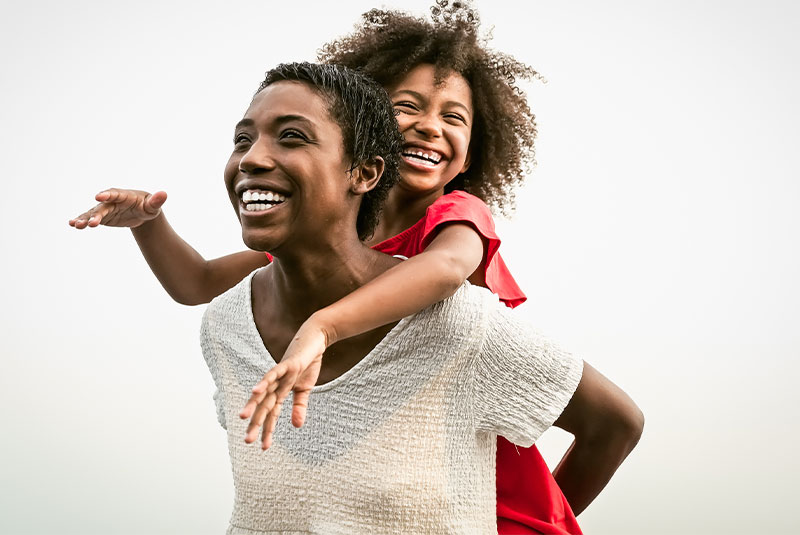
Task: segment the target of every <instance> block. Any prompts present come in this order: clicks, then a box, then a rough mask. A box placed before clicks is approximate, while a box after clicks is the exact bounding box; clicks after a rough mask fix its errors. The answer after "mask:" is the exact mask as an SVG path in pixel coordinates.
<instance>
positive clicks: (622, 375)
mask: <svg viewBox="0 0 800 535" xmlns="http://www.w3.org/2000/svg"><path fill="white" fill-rule="evenodd" d="M232 4H233V5H228V4H223V3H222V2H220V3H210V2H172V3H167V5H161V3H160V2H159V3H157V2H126V3H122V2H116V3H111V2H99V1H95V2H88V1H83V2H69V3H62V2H24V3H23V2H15V3H11V2H7V3H4V4H3V7H2V10H1V14H0V59H1V60H2V69H0V88H1V90H2V93H1V94H2V100H0V110H2V111H1V112H0V113H1V115H0V150H2V158H0V176H2V178H3V183H4V184H5V185H4V194H3V195H2V197H1V198H0V203H2V205H1V206H2V210H0V214H2V216H1V217H2V223H3V231H2V235H1V236H0V248H1V249H2V251H4V254H3V257H4V258H3V261H2V264H0V266H2V267H0V269H2V275H3V276H2V279H0V280H1V282H0V284H2V296H3V300H4V302H5V303H4V304H5V306H3V307H2V312H0V314H2V318H1V319H2V321H0V339H2V342H0V351H2V375H1V376H0V407H2V409H1V412H0V415H1V416H0V418H2V420H0V425H2V433H3V440H2V441H0V459H2V461H0V481H2V488H0V532H2V533H179V532H184V533H221V532H223V531H224V529H225V527H226V526H227V522H228V518H229V515H230V510H231V505H232V502H233V491H232V483H231V476H230V468H229V463H228V455H227V445H226V438H225V434H224V432H223V431H222V430H221V428H219V426H218V425H217V423H216V418H215V416H214V414H215V413H214V408H213V402H212V399H211V394H212V391H213V386H212V381H211V377H210V374H209V373H208V371H207V369H206V366H205V363H204V361H203V358H202V355H201V353H200V348H199V344H198V327H199V321H200V316H201V314H202V310H203V309H202V307H197V308H186V307H182V306H180V305H177V304H174V303H173V302H172V301H171V300H170V298H169V297H168V296H167V295H166V294H165V293H164V292H163V290H162V289H161V287H160V286H159V285H158V283H157V281H156V280H155V278H154V277H153V276H152V275H151V274H150V272H149V270H148V268H147V266H146V264H145V263H144V261H143V260H142V258H141V256H140V254H139V252H138V249H137V248H136V245H135V243H134V241H133V239H132V238H131V236H130V233H129V232H128V231H127V230H124V229H107V228H101V229H99V230H94V231H83V232H76V231H74V230H73V229H71V228H69V227H68V226H67V220H68V219H69V218H70V217H72V216H74V215H76V214H78V213H80V212H81V211H83V210H84V209H86V208H88V207H89V206H91V205H92V204H93V200H92V199H93V196H94V194H95V193H96V192H98V191H100V190H101V189H103V188H105V187H109V186H124V187H136V188H140V189H146V190H150V191H155V190H157V189H164V190H166V191H167V192H168V193H169V194H170V198H169V200H168V202H167V204H166V207H165V211H166V213H167V215H168V216H169V219H170V221H171V222H172V223H173V225H174V226H175V227H176V229H177V230H178V231H179V232H180V233H181V234H182V235H183V236H184V237H185V238H186V239H187V240H188V241H189V242H190V243H192V244H193V245H195V246H196V247H197V248H198V250H200V251H201V252H202V253H203V254H204V255H206V256H207V257H213V256H217V255H222V254H226V253H229V252H233V251H236V250H239V249H241V248H242V247H243V245H242V242H241V238H240V234H239V227H238V224H237V222H236V219H235V218H234V216H233V212H232V210H231V208H230V206H229V203H228V200H227V198H226V195H225V192H224V187H223V183H222V169H223V165H224V163H225V161H226V160H227V157H228V155H229V152H230V149H231V136H232V132H233V126H234V124H235V123H236V122H237V121H238V119H239V118H240V117H241V114H242V113H243V112H244V110H245V108H246V107H247V104H248V103H249V99H250V97H251V95H252V93H253V91H254V90H255V88H256V87H257V86H258V84H259V82H260V81H261V79H262V78H263V73H264V71H266V70H267V69H268V68H270V67H272V66H274V65H275V64H276V63H278V62H280V61H292V60H303V59H309V60H310V59H313V58H314V54H315V50H316V49H317V48H318V47H319V46H321V45H322V44H323V43H325V42H326V41H328V40H330V39H331V38H333V37H335V36H338V35H342V34H344V33H346V32H348V31H349V30H350V29H351V27H352V25H353V24H354V23H355V22H356V21H357V20H358V17H359V15H360V14H361V13H362V12H364V11H366V10H367V9H369V8H370V7H374V6H375V5H376V4H374V3H373V2H372V1H368V0H352V1H349V2H344V3H340V4H337V5H334V3H332V2H331V3H327V2H326V3H323V2H318V3H314V2H284V3H282V4H280V5H278V4H277V3H275V2H267V1H262V2H255V1H251V2H236V3H232ZM428 5H429V4H428V2H426V1H420V0H415V1H413V2H403V3H402V4H400V3H397V4H395V6H397V7H408V8H411V9H413V10H415V11H416V12H417V13H424V12H425V10H426V8H427V6H428ZM523 6H524V7H523ZM478 7H479V9H480V11H481V14H482V16H483V20H484V25H485V27H486V28H488V27H490V26H492V25H493V26H494V41H493V43H494V46H495V47H496V48H498V49H500V50H503V51H506V52H510V53H513V54H514V55H516V56H517V57H518V58H519V59H521V60H523V61H525V62H527V63H529V64H531V65H532V66H534V67H535V68H536V69H538V70H539V71H540V72H542V73H543V74H544V75H545V76H546V78H547V79H548V82H549V83H548V84H547V85H541V84H530V85H529V86H526V87H529V88H530V101H531V106H532V108H533V109H534V110H535V112H536V114H537V117H538V121H539V132H540V135H539V142H538V161H539V166H538V168H537V169H536V170H535V172H534V173H533V175H532V176H531V177H530V179H529V181H528V184H527V186H526V188H525V189H524V190H523V191H522V192H520V195H519V210H518V212H517V215H516V216H515V218H514V219H513V220H512V221H511V222H507V223H506V222H501V223H500V224H499V225H500V230H501V236H502V237H503V238H504V245H503V248H502V252H503V254H504V256H505V258H506V260H507V262H508V264H509V265H510V267H511V269H512V271H513V273H514V274H515V275H516V276H517V278H518V280H519V282H520V284H521V286H522V287H523V289H525V290H526V292H527V293H528V296H529V302H528V303H527V304H526V305H525V306H524V307H523V308H522V309H521V310H522V311H523V312H524V313H525V314H526V315H527V316H528V317H529V318H530V319H531V320H532V321H533V322H534V323H535V324H536V325H537V326H538V327H539V328H541V329H542V330H543V331H545V332H546V333H548V334H549V335H551V336H552V337H553V338H555V339H557V340H559V341H560V342H561V343H562V344H563V345H565V346H567V347H568V348H570V349H572V350H573V351H574V352H576V353H578V354H580V355H582V356H583V357H584V358H586V360H588V361H589V362H591V363H592V364H593V365H594V366H595V367H597V368H599V369H600V370H601V371H603V372H604V373H605V374H606V375H607V376H609V377H610V378H611V379H612V380H614V381H615V382H617V383H618V384H619V385H621V386H622V387H623V388H624V389H625V390H626V391H627V392H628V393H629V394H630V395H631V396H632V397H633V398H634V399H635V400H636V402H637V403H638V404H639V405H640V407H641V408H642V409H643V410H644V412H645V414H646V417H647V425H646V429H645V433H644V436H643V438H642V441H641V443H640V445H639V447H638V448H637V449H636V450H635V451H634V453H633V454H632V455H631V457H630V458H629V460H628V461H627V462H626V464H625V465H624V466H623V467H622V468H621V469H620V471H619V472H618V474H617V476H616V477H615V479H614V480H612V482H611V484H610V485H609V487H608V488H607V490H606V491H605V492H604V493H603V494H602V495H601V496H600V497H599V498H598V499H597V501H596V502H595V503H594V504H593V505H592V506H591V507H590V508H589V509H588V510H587V511H586V513H585V514H583V515H581V518H580V520H581V523H582V525H583V527H584V530H585V531H586V532H587V533H593V534H626V533H629V534H647V533H652V534H666V533H704V534H705V533H709V534H710V533H720V534H721V533H726V534H729V533H798V532H800V522H799V521H798V519H797V515H796V513H795V512H794V511H795V506H796V496H797V490H796V483H795V482H796V480H797V478H798V476H799V475H800V470H798V457H797V454H796V451H797V450H798V448H799V447H800V437H799V436H798V426H797V420H798V414H797V409H796V408H795V407H796V406H797V405H798V403H800V395H798V389H797V388H796V377H797V374H798V371H799V370H798V368H799V366H798V356H800V355H799V353H800V351H799V350H798V348H799V347H800V344H799V343H798V342H799V340H798V338H800V335H799V334H798V324H799V323H800V322H799V321H798V320H800V304H799V303H800V283H798V276H797V274H798V272H800V255H798V237H797V234H798V232H797V231H798V228H800V216H798V213H797V210H796V205H797V203H798V200H800V195H799V194H800V186H798V180H797V179H798V175H799V174H800V173H798V170H799V168H800V166H799V165H798V163H797V158H796V153H797V150H796V148H795V147H797V146H798V145H800V134H798V127H797V124H798V119H800V113H798V111H799V110H798V107H799V106H800V105H799V104H798V98H797V95H798V94H800V79H799V77H798V69H797V65H798V64H799V61H800V57H799V56H800V38H798V36H797V31H796V29H797V20H798V17H799V16H800V7H798V5H797V4H795V3H792V2H788V1H787V2H755V1H751V2H721V1H717V2H704V3H702V4H700V3H697V2H687V1H678V2H676V1H670V2H666V1H662V2H652V1H641V2H632V1H631V2H620V1H612V2H602V3H598V2H569V3H568V2H541V1H534V2H525V3H522V2H507V1H493V2H491V3H489V2H481V3H479V4H478ZM312 417H313V415H312ZM568 442H569V437H568V435H566V434H565V433H563V432H561V431H550V432H548V433H547V434H546V435H545V437H544V438H543V439H542V441H541V442H540V447H541V449H542V450H543V452H544V454H545V457H546V458H547V460H548V462H550V463H555V462H556V461H557V459H558V457H559V455H560V454H561V452H562V451H563V449H564V447H565V446H566V444H568Z"/></svg>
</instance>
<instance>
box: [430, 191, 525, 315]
mask: <svg viewBox="0 0 800 535" xmlns="http://www.w3.org/2000/svg"><path fill="white" fill-rule="evenodd" d="M450 223H464V224H467V225H469V226H471V227H472V228H474V229H475V231H476V232H477V233H478V234H480V236H481V237H482V238H483V239H484V242H485V243H486V254H485V262H484V263H483V264H482V265H481V266H480V268H479V269H481V268H482V269H483V270H484V275H485V278H486V285H487V286H488V287H489V289H490V290H491V291H492V292H494V293H496V294H497V295H498V296H499V297H500V300H501V301H503V302H504V303H505V304H506V305H507V306H509V307H512V308H513V307H515V306H517V305H520V304H522V303H523V302H525V300H526V299H527V298H526V297H525V294H524V293H522V290H521V289H520V287H519V286H518V285H517V283H516V281H515V280H514V277H512V276H511V272H510V271H509V270H508V267H507V266H506V264H505V262H503V259H502V258H501V257H500V254H499V253H498V252H497V249H498V248H499V247H500V238H498V237H497V234H496V233H495V231H494V219H493V218H492V213H491V212H490V211H489V207H488V206H486V204H485V203H484V202H483V201H482V200H480V199H479V198H477V197H475V196H474V195H470V194H469V193H466V192H464V191H454V192H452V193H449V194H447V195H443V196H442V197H440V198H439V199H438V200H437V201H436V202H435V203H433V204H432V205H431V206H430V207H428V211H427V213H426V214H425V220H424V223H423V226H422V229H421V239H420V244H421V249H422V250H424V249H425V248H427V247H428V245H430V243H431V242H432V241H433V239H434V238H436V235H437V234H438V232H439V231H440V230H441V229H442V227H443V226H444V225H447V224H450Z"/></svg>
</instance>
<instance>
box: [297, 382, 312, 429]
mask: <svg viewBox="0 0 800 535" xmlns="http://www.w3.org/2000/svg"><path fill="white" fill-rule="evenodd" d="M310 394H311V391H309V390H295V392H294V400H293V402H292V425H293V426H295V427H303V424H304V423H305V422H306V411H307V410H308V396H309V395H310Z"/></svg>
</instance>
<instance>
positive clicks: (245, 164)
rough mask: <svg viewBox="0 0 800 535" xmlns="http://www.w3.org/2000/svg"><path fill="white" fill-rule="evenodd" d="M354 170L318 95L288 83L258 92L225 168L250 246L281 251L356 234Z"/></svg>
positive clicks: (326, 109) (232, 199) (307, 87)
mask: <svg viewBox="0 0 800 535" xmlns="http://www.w3.org/2000/svg"><path fill="white" fill-rule="evenodd" d="M349 163H350V162H349V159H348V158H347V157H346V154H345V151H344V141H343V138H342V131H341V128H340V127H339V125H338V124H337V123H336V122H334V121H333V119H332V118H331V116H330V113H329V112H328V107H327V104H326V102H325V101H324V100H323V98H322V97H321V96H320V95H319V93H317V92H316V91H315V90H313V89H312V88H310V87H309V86H307V85H306V84H304V83H300V82H289V81H284V82H276V83H274V84H272V85H269V86H267V87H266V88H265V89H263V90H262V91H261V92H259V93H258V94H257V95H256V96H255V98H254V99H253V102H252V103H251V105H250V107H249V108H248V109H247V112H245V114H244V118H243V119H242V120H241V121H239V124H237V125H236V129H235V132H234V148H233V153H232V154H231V157H230V159H229V161H228V164H227V165H226V167H225V185H226V187H227V189H228V195H229V197H230V199H231V202H232V204H233V208H234V210H235V211H236V214H237V216H238V217H239V221H240V222H241V225H242V237H243V238H244V242H245V243H246V244H247V245H248V246H249V247H250V248H251V249H256V250H261V251H274V250H276V249H277V248H279V247H281V246H282V245H284V244H286V243H289V242H295V243H297V242H298V241H299V240H306V241H307V242H314V240H315V239H319V238H320V237H323V236H324V235H326V233H328V232H336V231H337V230H340V229H339V226H340V225H345V226H346V225H349V226H350V227H351V231H352V232H355V217H356V215H355V214H356V213H357V210H358V202H359V199H358V198H357V197H356V196H353V195H350V194H349V180H348V177H349V176H350V174H349V173H348V169H349ZM294 238H297V240H295V239H294ZM309 240H310V241H309Z"/></svg>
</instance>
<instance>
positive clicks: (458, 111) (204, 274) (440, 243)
mask: <svg viewBox="0 0 800 535" xmlns="http://www.w3.org/2000/svg"><path fill="white" fill-rule="evenodd" d="M442 4H446V2H440V5H439V6H437V7H434V8H433V12H434V17H433V21H432V22H430V21H427V20H423V19H419V18H415V17H412V16H410V15H407V14H404V13H399V12H395V11H382V10H372V11H370V12H368V13H366V14H365V15H364V21H363V22H364V24H363V25H362V27H361V29H359V30H358V31H356V32H355V33H353V34H351V35H349V36H347V37H345V38H343V39H341V40H338V41H335V42H333V43H331V44H329V45H327V46H326V47H325V48H324V49H323V51H322V54H321V58H322V59H323V60H324V61H326V62H328V63H337V64H343V65H346V66H349V67H352V68H359V69H360V70H362V71H363V72H365V73H366V74H368V75H369V76H371V77H373V78H374V79H376V80H377V81H378V82H379V83H380V84H381V85H383V86H384V87H385V88H386V90H387V92H388V93H389V96H390V98H391V100H392V103H393V105H394V108H395V111H396V113H397V121H398V123H399V126H400V130H401V133H402V134H403V138H404V144H403V152H402V160H401V163H400V175H401V179H400V181H399V183H398V184H397V185H396V186H395V187H394V188H392V189H391V190H390V191H389V194H388V199H387V201H386V203H385V206H384V209H383V213H382V214H381V215H380V218H379V219H378V220H377V226H376V228H375V230H374V232H373V233H371V234H363V235H361V236H360V237H361V238H362V239H363V240H365V243H367V244H368V245H371V246H372V247H374V248H375V249H376V250H379V251H382V252H385V253H388V254H391V255H402V256H405V257H408V258H409V260H407V261H405V262H403V263H401V264H399V265H397V266H396V267H394V268H392V269H391V270H389V271H387V272H386V273H384V274H383V275H381V276H379V277H377V278H376V279H374V280H373V281H371V282H370V283H369V284H366V285H365V286H363V287H361V288H360V289H358V290H357V291H355V292H353V293H351V294H350V295H348V296H346V297H344V298H343V299H341V300H339V301H337V302H332V303H331V304H330V305H329V306H327V307H325V308H323V309H321V310H319V311H317V312H315V313H314V314H312V315H311V316H310V317H309V318H308V320H307V321H305V322H304V323H303V324H302V326H301V327H300V329H299V330H298V332H297V334H296V335H295V336H294V338H293V342H292V344H290V346H289V348H288V350H287V351H286V353H285V355H284V357H283V359H282V360H281V362H280V364H279V365H278V366H276V367H275V369H274V370H273V371H272V372H271V374H270V375H269V376H268V377H266V378H265V381H262V383H260V384H259V385H258V387H257V388H256V390H255V391H254V392H255V393H254V397H253V398H252V399H251V400H250V403H249V404H248V406H247V407H246V408H245V409H244V410H243V411H242V413H241V416H243V417H252V419H251V423H250V425H249V427H248V432H247V440H248V441H254V440H255V439H256V437H257V434H258V430H259V428H261V426H262V424H265V425H264V432H263V433H262V444H263V445H264V446H266V445H268V443H269V440H270V434H271V431H272V429H273V428H274V425H275V422H276V421H277V419H278V411H279V408H280V406H281V404H280V403H276V401H278V400H279V399H280V398H281V397H282V396H286V395H288V393H289V392H290V391H291V390H293V391H294V398H293V399H294V411H293V421H294V423H295V424H296V425H302V423H303V421H304V418H305V410H306V404H307V402H308V401H307V400H308V395H309V393H310V392H311V388H312V387H313V385H314V384H315V383H316V382H317V376H316V374H317V373H318V372H319V370H320V365H321V361H322V355H323V352H324V351H325V350H326V348H328V347H329V346H331V345H333V344H334V343H336V342H337V341H339V340H345V339H348V338H349V337H351V336H355V335H358V334H360V333H363V332H367V331H369V330H371V329H375V328H377V327H379V326H382V325H387V324H391V323H392V322H396V321H398V320H399V319H401V318H403V317H406V316H409V315H411V314H414V313H416V312H418V311H420V310H422V309H424V308H425V307H427V306H428V305H430V304H432V303H435V302H437V301H440V300H441V299H444V298H446V297H448V296H450V295H452V294H453V293H454V292H455V291H456V289H457V288H458V287H459V286H460V285H461V284H462V283H463V281H464V280H465V279H466V280H469V281H470V282H472V283H473V284H477V285H480V286H485V287H488V288H489V289H491V290H492V291H493V292H494V293H496V294H497V295H498V296H499V298H500V299H501V300H502V301H503V302H504V303H505V304H507V305H508V306H516V305H518V304H520V303H522V302H523V301H524V300H525V296H524V294H523V293H522V291H521V290H520V289H519V287H518V286H517V285H516V283H515V282H514V279H513V278H512V276H511V274H510V272H509V271H508V269H507V267H506V266H505V264H504V262H503V260H502V258H501V257H500V255H499V253H498V247H499V245H500V240H499V239H498V237H497V235H496V234H495V232H494V224H493V221H492V216H491V213H490V211H489V209H488V208H487V203H488V204H491V205H494V206H496V207H498V208H500V209H506V208H508V207H509V206H510V205H511V200H512V195H513V188H514V186H515V185H517V184H519V183H521V181H522V180H523V178H524V176H525V174H526V171H527V169H528V167H529V165H530V164H531V163H532V161H533V141H534V138H535V135H536V127H535V122H534V117H533V114H532V113H531V112H530V110H529V108H528V105H527V102H526V99H525V97H524V95H523V93H522V92H521V91H520V89H519V88H518V86H517V85H516V80H517V79H520V78H526V77H533V76H536V73H535V72H534V71H533V70H532V69H530V68H529V67H527V66H525V65H523V64H521V63H519V62H517V61H516V60H514V59H513V58H511V57H509V56H507V55H504V54H501V53H498V52H494V51H490V50H488V49H486V48H485V46H484V45H483V44H482V43H481V41H480V39H479V36H478V18H477V14H476V13H475V12H474V11H472V10H471V9H469V8H468V7H465V6H464V5H463V4H459V3H456V4H453V5H451V6H446V5H444V6H442ZM237 135H239V134H237ZM237 142H238V141H237ZM287 193H288V192H286V191H283V190H281V188H280V187H278V186H277V185H276V186H274V187H273V189H263V188H262V189H259V190H252V191H245V192H242V203H243V204H244V206H245V210H246V213H252V214H253V215H258V214H259V213H261V212H268V211H270V210H279V209H281V208H282V207H281V205H282V204H283V203H285V202H286V201H287V198H290V197H287ZM96 199H97V200H98V201H99V202H100V203H101V204H99V205H98V206H97V207H95V208H94V209H92V210H90V211H89V212H87V213H85V214H83V215H81V216H79V217H78V218H76V219H75V220H72V221H71V222H70V224H72V225H73V226H75V227H76V228H85V227H87V226H97V225H98V224H104V225H109V226H128V227H131V228H132V231H133V234H134V237H135V239H136V241H137V242H138V244H139V246H140V248H141V250H142V253H143V254H144V256H145V258H146V259H147V261H148V263H149V265H150V267H151V268H152V270H153V271H154V273H155V274H156V276H157V277H158V279H159V280H160V281H161V283H162V285H163V286H164V288H165V289H166V290H167V292H169V294H170V295H171V296H172V297H173V298H174V299H175V300H176V301H178V302H181V303H184V304H199V303H205V302H208V301H209V300H211V299H212V298H214V297H215V296H217V295H219V294H220V293H222V292H224V291H225V290H227V289H228V288H230V287H232V286H233V285H234V284H236V283H237V282H238V281H239V280H241V279H242V278H243V277H244V276H245V275H247V274H248V273H250V272H251V271H252V270H254V269H256V268H258V267H261V266H263V265H265V264H266V263H267V262H268V257H267V256H265V255H264V254H263V253H260V252H256V251H244V252H241V253H236V254H233V255H229V256H227V257H223V258H219V259H215V260H210V261H206V260H205V259H203V258H202V256H200V255H199V254H198V253H197V252H196V251H195V250H194V249H193V248H191V247H190V246H189V245H188V244H186V242H184V241H183V240H182V239H181V238H180V237H179V236H178V235H177V234H176V233H175V232H174V231H173V230H172V228H171V227H170V226H169V224H168V223H167V221H166V218H165V217H164V214H163V212H162V211H161V209H160V207H161V205H162V204H163V203H164V201H165V200H166V194H165V193H163V192H157V193H155V194H153V195H149V194H147V193H146V192H138V191H132V190H116V189H114V190H107V191H104V192H102V193H100V194H98V195H97V197H96ZM372 217H378V216H377V213H376V214H375V215H374V216H372ZM325 356H326V357H328V356H329V353H325ZM321 379H322V380H324V379H325V377H324V376H323V377H321ZM272 393H275V394H276V395H275V396H274V397H270V396H268V395H267V394H272ZM270 400H272V404H270V403H269V401H270ZM612 429H615V430H616V432H611V433H608V434H607V435H606V436H604V437H602V438H600V439H596V440H593V441H591V442H590V441H588V440H585V439H584V437H586V436H588V435H589V434H590V433H591V431H592V430H590V429H574V430H571V431H572V432H574V433H575V435H576V441H575V443H574V445H573V446H572V447H571V448H570V450H569V451H568V452H567V454H566V455H565V456H564V458H563V459H562V461H561V463H560V464H559V465H558V468H557V469H556V471H555V479H554V477H553V475H551V473H550V471H549V469H548V468H547V466H546V464H545V463H544V461H543V460H542V458H541V455H540V454H539V452H538V450H537V449H536V448H535V446H534V447H531V448H528V449H524V448H521V449H517V448H516V447H515V446H513V445H512V444H511V443H509V442H508V441H506V440H505V439H502V438H500V439H499V440H498V450H497V511H498V527H499V531H500V533H537V532H542V533H579V532H580V529H579V528H578V525H577V522H576V521H575V517H574V515H573V512H572V510H571V508H570V505H571V506H572V509H574V510H575V511H576V512H578V513H579V512H580V511H582V510H583V509H585V507H586V506H587V505H588V504H589V503H590V502H591V501H592V500H593V499H594V497H595V496H596V495H597V494H598V493H599V492H600V490H602V488H603V486H604V485H605V484H606V483H607V481H608V480H609V478H610V477H611V475H612V474H613V473H614V471H615V470H616V468H617V466H618V465H619V463H620V462H621V461H622V459H624V457H625V455H626V454H627V452H628V451H630V448H629V447H632V445H631V444H633V443H635V439H636V438H638V435H637V434H636V432H635V430H634V431H631V427H630V426H628V425H627V423H626V422H620V423H619V425H614V426H612ZM556 482H557V483H556ZM559 486H560V488H559ZM562 489H563V493H564V494H565V495H566V497H567V498H568V502H569V503H567V499H564V494H562Z"/></svg>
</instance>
